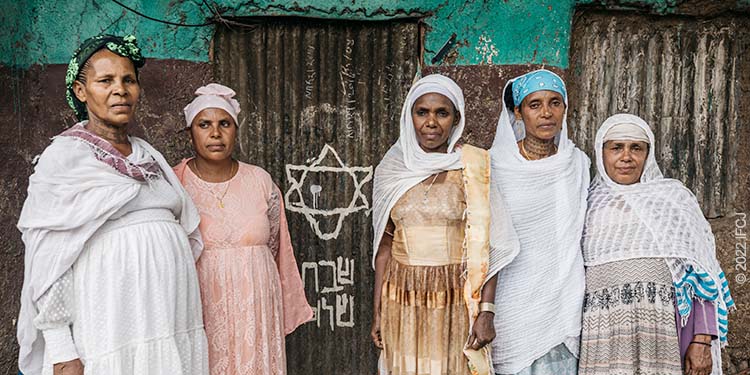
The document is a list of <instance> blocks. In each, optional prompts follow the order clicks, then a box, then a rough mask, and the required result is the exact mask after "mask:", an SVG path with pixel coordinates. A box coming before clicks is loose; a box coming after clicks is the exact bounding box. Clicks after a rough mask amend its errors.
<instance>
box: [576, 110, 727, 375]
mask: <svg viewBox="0 0 750 375" xmlns="http://www.w3.org/2000/svg"><path fill="white" fill-rule="evenodd" d="M653 146H654V134H653V133H652V132H651V129H650V128H649V126H648V124H646V122H645V121H643V120H642V119H641V118H639V117H637V116H633V115H628V114H618V115H614V116H612V117H610V118H609V119H607V120H606V121H605V122H604V124H602V126H601V128H599V131H598V132H597V134H596V142H595V147H596V167H597V172H598V175H597V177H596V179H595V180H594V182H593V183H592V185H591V188H590V193H589V202H588V214H587V217H586V226H585V230H584V241H583V250H584V260H585V264H586V299H585V305H584V313H583V333H582V340H581V345H582V347H581V361H580V373H581V374H602V375H604V374H612V373H621V374H625V373H627V374H631V373H638V374H682V373H683V372H684V373H686V374H697V375H706V374H721V353H720V348H721V346H722V345H723V344H725V343H726V335H727V312H728V310H729V309H730V308H732V307H733V306H734V302H733V301H732V297H731V295H730V293H729V288H728V284H727V281H726V279H725V278H724V273H723V272H722V270H721V267H720V265H719V262H718V261H717V259H716V250H715V245H714V236H713V234H712V232H711V227H710V226H709V224H708V222H707V221H706V220H705V218H704V217H703V213H702V212H701V209H700V207H699V206H698V202H697V200H696V198H695V196H694V195H693V193H691V192H690V190H688V189H687V188H686V187H685V186H684V185H683V184H682V183H681V182H680V181H677V180H674V179H669V178H664V177H663V176H662V173H661V171H660V170H659V166H658V165H657V164H656V158H655V157H654V153H655V152H654V147H653Z"/></svg>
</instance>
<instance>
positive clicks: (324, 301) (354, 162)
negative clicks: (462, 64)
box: [214, 19, 419, 374]
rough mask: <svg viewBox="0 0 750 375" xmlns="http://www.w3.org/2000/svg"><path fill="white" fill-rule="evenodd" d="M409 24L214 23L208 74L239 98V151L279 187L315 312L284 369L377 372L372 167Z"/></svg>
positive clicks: (409, 62) (411, 69) (398, 90)
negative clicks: (212, 71) (373, 323)
mask: <svg viewBox="0 0 750 375" xmlns="http://www.w3.org/2000/svg"><path fill="white" fill-rule="evenodd" d="M418 35H419V33H418V27H417V24H416V22H408V21H405V22H400V21H399V22H387V23H386V22H377V23H375V22H368V23H352V22H340V23H334V22H324V21H311V20H304V22H303V21H300V20H296V19H289V20H285V19H273V20H270V19H269V20H263V21H262V22H260V23H259V24H258V25H257V26H256V27H254V28H248V29H242V28H231V29H230V28H223V29H222V28H220V29H219V30H218V31H217V35H216V38H215V46H214V48H215V53H214V56H215V62H216V65H215V76H216V77H217V78H218V79H219V80H220V81H221V82H223V83H225V84H228V85H229V86H231V87H233V88H234V89H235V90H236V91H237V92H238V96H239V100H240V102H241V105H242V111H243V112H242V113H241V114H240V117H241V120H240V121H241V122H242V124H241V126H240V137H239V138H240V139H239V155H238V157H239V158H240V159H241V160H244V161H247V162H250V163H253V164H256V165H259V166H262V167H263V168H265V169H266V170H267V171H268V172H269V173H270V174H271V175H272V176H273V178H274V180H275V181H276V182H277V184H278V185H279V186H280V188H281V190H282V192H283V193H284V194H285V202H286V204H287V207H286V208H287V211H286V213H287V217H288V219H289V227H290V231H291V235H292V241H293V243H294V247H295V251H296V255H297V261H298V265H299V266H300V269H301V270H302V273H303V278H304V282H305V290H306V293H307V297H308V301H309V302H310V305H311V306H313V310H315V311H316V318H315V321H314V322H311V323H308V324H306V325H304V326H302V327H300V328H299V329H298V330H297V331H296V332H295V333H293V334H292V335H290V336H288V337H287V354H288V368H289V373H290V374H368V373H373V372H374V369H375V362H376V359H377V358H376V351H375V348H374V346H373V345H372V342H371V340H370V333H369V332H370V323H371V316H372V286H373V283H374V281H373V277H374V274H373V271H372V268H371V266H370V259H371V254H372V249H371V241H372V229H371V218H370V209H371V206H370V204H371V196H372V172H373V169H374V166H375V165H377V163H378V162H379V161H380V159H381V158H382V156H383V155H384V154H385V152H386V151H387V150H388V148H389V147H390V146H391V144H392V143H393V142H394V141H395V139H396V138H397V137H398V118H399V115H400V110H401V103H402V101H403V99H404V97H405V96H406V93H407V92H408V89H409V86H410V84H411V81H412V79H413V77H414V74H415V72H416V68H417V56H418V54H419V44H418Z"/></svg>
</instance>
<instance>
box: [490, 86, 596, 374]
mask: <svg viewBox="0 0 750 375" xmlns="http://www.w3.org/2000/svg"><path fill="white" fill-rule="evenodd" d="M516 79H517V78H516ZM514 80H515V79H514ZM512 82H513V80H511V81H510V82H508V83H507V84H506V86H505V89H504V90H503V92H504V93H505V92H506V90H508V89H509V87H510V86H511V85H512ZM565 104H566V106H567V98H565ZM566 116H567V115H566ZM567 131H568V128H567V122H566V120H565V118H564V119H563V124H562V131H561V132H560V135H559V136H557V137H556V139H555V142H556V143H557V146H558V151H557V153H556V154H555V155H552V156H550V157H547V158H544V159H541V160H533V161H530V160H526V159H525V158H524V157H523V156H522V155H521V154H520V152H519V150H518V146H517V142H518V141H519V140H520V139H523V137H524V136H525V135H524V134H525V132H524V124H523V122H522V121H521V120H520V119H516V118H515V115H514V114H513V112H512V110H510V109H508V108H506V106H505V103H504V102H503V111H502V113H501V115H500V120H499V121H498V125H497V131H496V134H495V140H494V142H493V144H492V148H491V149H490V155H491V156H492V191H493V192H494V194H496V195H497V196H499V198H500V200H493V201H492V204H493V205H495V204H496V203H497V202H504V203H505V205H507V209H508V211H509V212H510V216H511V220H512V223H513V228H515V232H516V233H517V235H518V239H519V241H520V245H521V249H520V252H519V253H518V255H517V256H516V257H515V259H513V261H512V262H511V263H510V264H509V265H508V266H507V267H505V268H504V269H503V270H502V271H501V272H500V273H499V276H498V277H499V278H498V284H497V285H498V286H497V295H496V297H495V304H496V315H495V330H496V333H497V337H496V338H495V341H494V342H493V344H492V357H493V362H494V364H495V370H496V371H498V372H500V373H504V374H513V373H517V372H519V371H521V370H523V369H524V368H526V367H528V366H530V365H531V364H532V363H533V362H534V360H536V359H538V358H540V357H542V356H543V355H544V354H546V353H547V352H548V351H549V350H551V349H552V348H554V347H556V346H557V345H559V344H561V343H565V344H566V346H567V347H568V349H569V350H570V351H571V352H572V353H573V354H575V355H576V356H577V355H578V354H577V353H578V336H580V331H581V311H582V304H583V294H584V289H585V288H584V286H585V285H584V283H585V277H584V269H583V259H582V256H581V244H580V240H581V233H582V231H583V222H584V217H585V214H586V193H587V187H588V185H589V165H590V162H589V159H588V157H587V156H586V155H585V154H584V153H583V152H582V151H581V150H579V149H578V148H576V146H575V145H574V144H573V142H572V141H570V140H569V139H568V136H567Z"/></svg>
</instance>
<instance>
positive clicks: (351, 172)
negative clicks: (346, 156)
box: [284, 144, 373, 241]
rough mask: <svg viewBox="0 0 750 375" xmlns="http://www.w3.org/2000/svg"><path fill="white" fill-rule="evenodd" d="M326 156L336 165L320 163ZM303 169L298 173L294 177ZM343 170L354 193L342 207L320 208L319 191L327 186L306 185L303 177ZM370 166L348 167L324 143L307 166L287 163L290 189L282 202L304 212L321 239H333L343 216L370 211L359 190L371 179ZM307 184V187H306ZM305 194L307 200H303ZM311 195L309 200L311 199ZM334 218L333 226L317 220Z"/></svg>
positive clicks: (290, 207)
mask: <svg viewBox="0 0 750 375" xmlns="http://www.w3.org/2000/svg"><path fill="white" fill-rule="evenodd" d="M327 158H333V159H332V160H334V164H335V166H329V165H325V164H323V162H324V160H326V159H327ZM295 172H302V173H301V175H299V176H296V175H297V174H298V173H295ZM314 172H320V173H336V174H337V173H345V174H347V175H348V176H347V177H350V178H351V179H352V182H353V184H354V193H353V194H352V197H351V200H350V201H349V203H348V205H347V206H345V207H327V206H326V207H322V204H321V193H322V192H323V191H324V189H326V187H325V186H321V185H317V184H306V181H305V179H306V178H307V177H308V176H309V175H310V173H314ZM372 172H373V168H372V166H368V167H350V166H348V165H346V164H345V163H344V162H343V161H342V160H341V158H340V157H339V155H338V153H337V152H336V150H334V149H333V147H331V146H330V145H327V144H326V145H325V146H323V149H322V150H321V151H320V154H319V155H318V157H317V158H315V159H314V160H313V161H312V162H311V163H310V164H309V165H294V164H287V165H286V176H287V180H288V181H289V184H290V185H291V186H290V187H289V190H287V192H286V194H284V203H285V204H286V208H287V209H288V210H289V211H292V212H296V213H299V214H302V215H305V218H306V219H307V221H308V222H309V223H310V226H311V227H312V229H313V232H315V235H316V236H318V238H320V239H322V240H325V241H327V240H332V239H335V238H337V237H338V235H339V232H341V227H342V225H343V223H344V219H346V217H347V216H349V215H351V214H354V213H357V212H359V211H365V213H367V214H369V212H370V211H369V209H370V202H369V201H368V200H367V197H366V196H365V194H364V193H363V192H362V187H363V186H364V185H365V184H366V183H368V182H370V181H371V180H372ZM306 185H307V189H305V186H306ZM305 196H307V197H308V200H307V201H306V200H305ZM310 198H312V199H310ZM331 216H334V217H336V225H335V226H334V227H333V228H327V229H326V230H322V229H321V225H320V220H321V218H323V217H331Z"/></svg>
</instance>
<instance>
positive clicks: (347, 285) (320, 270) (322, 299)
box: [302, 257, 354, 331]
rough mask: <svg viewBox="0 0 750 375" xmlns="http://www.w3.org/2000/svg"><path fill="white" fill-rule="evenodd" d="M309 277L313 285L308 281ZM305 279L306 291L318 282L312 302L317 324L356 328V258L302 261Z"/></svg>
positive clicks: (303, 279)
mask: <svg viewBox="0 0 750 375" xmlns="http://www.w3.org/2000/svg"><path fill="white" fill-rule="evenodd" d="M308 279H311V280H312V283H313V284H308ZM302 282H303V283H304V285H305V290H309V289H307V286H308V285H315V292H316V293H317V302H316V303H313V304H312V309H313V312H314V315H313V321H315V322H316V324H317V325H318V327H319V328H320V327H321V326H323V327H328V328H330V329H331V331H333V330H335V329H336V328H351V327H354V295H353V294H349V293H347V292H351V290H349V289H353V288H354V259H349V258H344V257H338V258H336V261H332V260H321V261H318V262H303V263H302Z"/></svg>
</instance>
